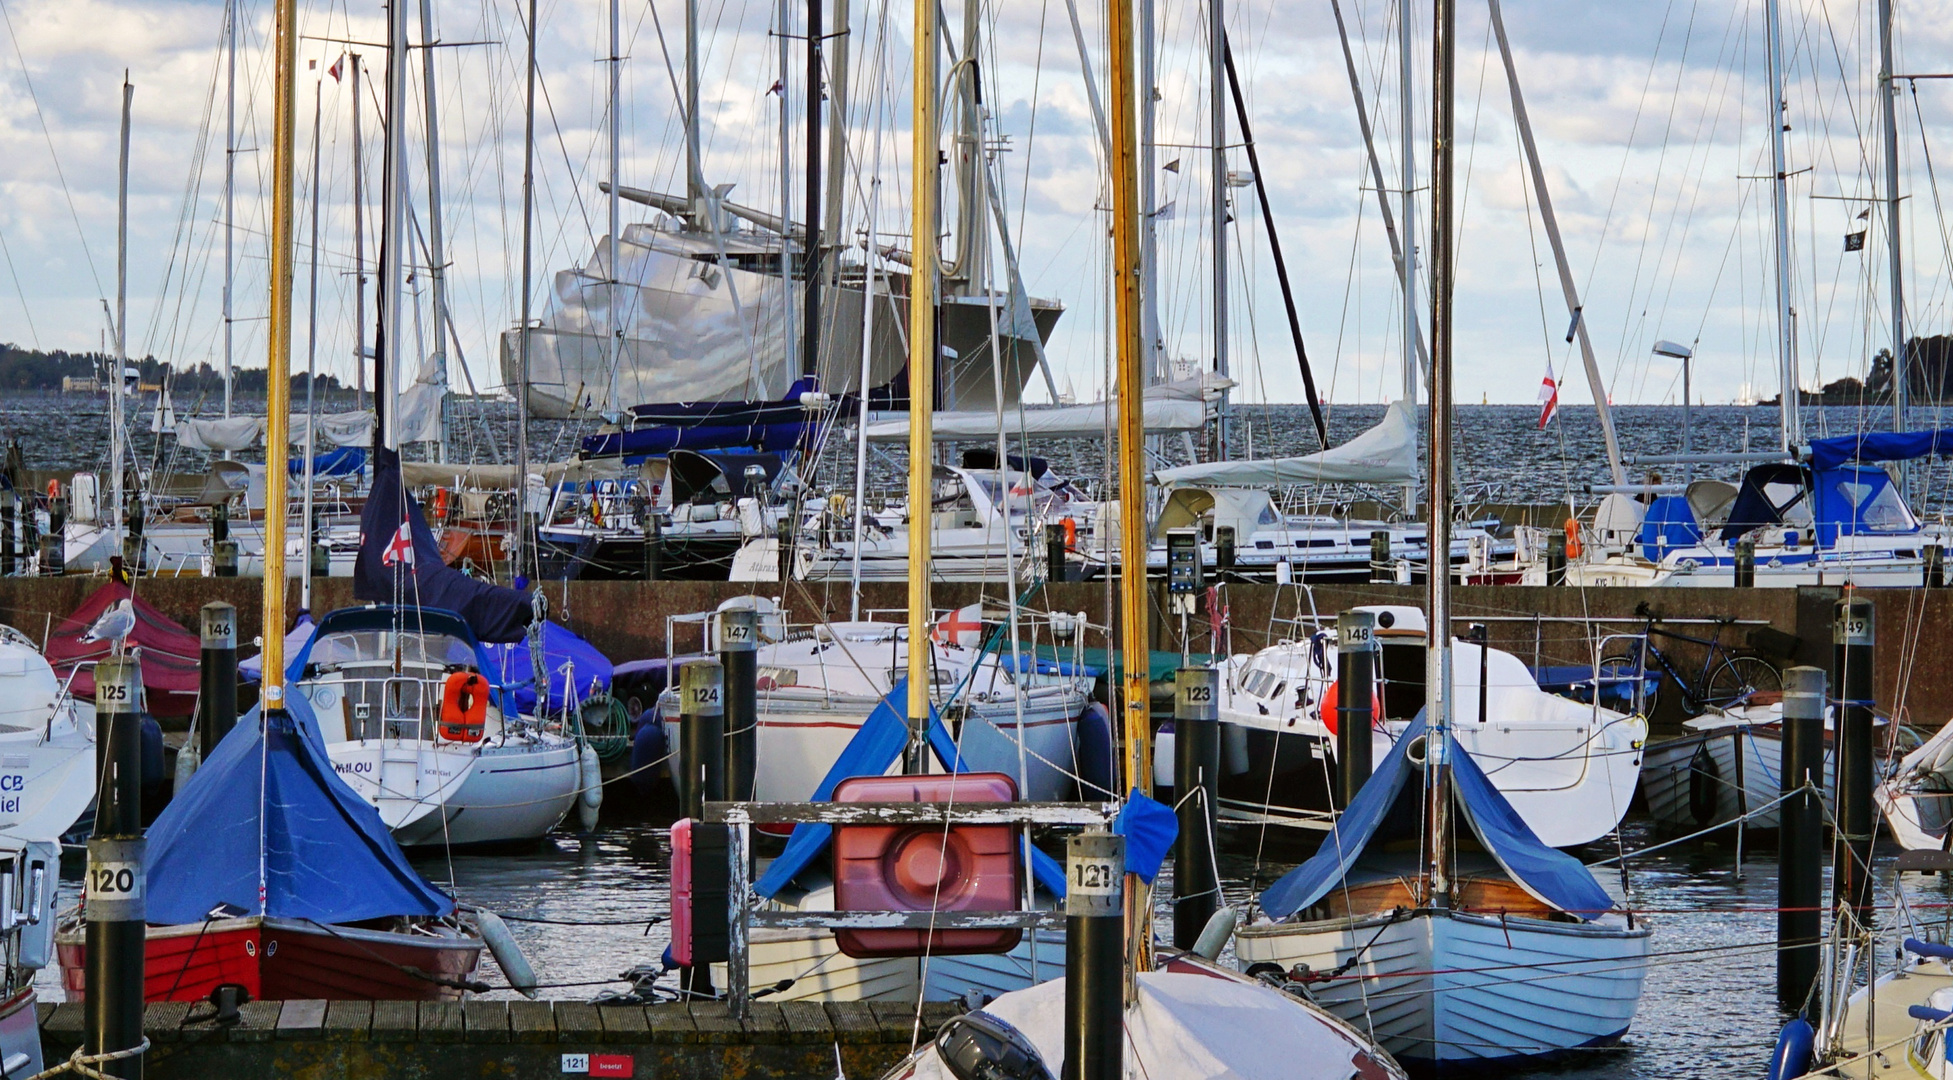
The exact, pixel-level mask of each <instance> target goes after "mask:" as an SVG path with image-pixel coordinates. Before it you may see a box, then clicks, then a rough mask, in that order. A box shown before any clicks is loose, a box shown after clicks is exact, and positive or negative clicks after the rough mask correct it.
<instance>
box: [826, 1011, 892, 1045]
mask: <svg viewBox="0 0 1953 1080" xmlns="http://www.w3.org/2000/svg"><path fill="white" fill-rule="evenodd" d="M826 1004H827V1018H828V1020H829V1021H830V1022H832V1023H833V1025H834V1041H835V1042H838V1043H878V1042H881V1041H882V1026H881V1022H880V1021H878V1020H876V1019H875V1011H874V1010H873V1009H871V1008H869V1006H868V1003H867V1002H865V1001H830V1002H827V1003H826Z"/></svg>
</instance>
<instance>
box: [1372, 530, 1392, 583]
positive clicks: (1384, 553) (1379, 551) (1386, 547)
mask: <svg viewBox="0 0 1953 1080" xmlns="http://www.w3.org/2000/svg"><path fill="white" fill-rule="evenodd" d="M1395 580H1397V573H1396V569H1395V568H1394V567H1392V566H1391V565H1390V530H1389V529H1373V530H1371V531H1370V584H1372V585H1387V584H1389V583H1390V582H1393V581H1395Z"/></svg>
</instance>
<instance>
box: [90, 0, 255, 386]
mask: <svg viewBox="0 0 1953 1080" xmlns="http://www.w3.org/2000/svg"><path fill="white" fill-rule="evenodd" d="M224 56H225V65H226V69H227V70H226V74H225V77H224V416H225V417H226V418H228V417H229V416H230V415H231V287H232V285H233V284H234V281H233V276H234V273H235V267H234V265H233V263H234V260H233V259H232V256H231V247H232V238H231V234H232V232H233V231H234V227H235V225H236V221H237V0H226V3H225V4H224ZM120 378H121V376H120V375H119V374H118V375H117V379H118V380H120Z"/></svg>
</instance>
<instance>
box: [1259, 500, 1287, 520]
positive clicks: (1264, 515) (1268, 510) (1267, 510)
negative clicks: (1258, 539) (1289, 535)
mask: <svg viewBox="0 0 1953 1080" xmlns="http://www.w3.org/2000/svg"><path fill="white" fill-rule="evenodd" d="M1281 523H1282V516H1281V515H1280V514H1277V513H1276V512H1275V505H1274V504H1273V503H1262V504H1261V516H1260V517H1257V518H1255V524H1257V525H1280V524H1281Z"/></svg>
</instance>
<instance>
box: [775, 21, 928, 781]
mask: <svg viewBox="0 0 1953 1080" xmlns="http://www.w3.org/2000/svg"><path fill="white" fill-rule="evenodd" d="M936 4H937V0H915V90H914V98H915V111H914V114H913V119H912V120H911V124H910V128H911V137H912V140H913V142H912V145H911V148H910V156H911V158H912V161H911V165H910V168H911V170H912V174H911V184H912V187H913V190H912V191H911V193H910V196H909V202H910V205H911V207H912V216H911V223H910V230H909V235H910V236H911V238H912V239H911V240H910V248H911V254H910V274H909V703H908V704H909V708H908V718H909V749H908V753H907V754H906V755H905V756H904V761H903V766H904V768H905V769H906V770H907V771H908V772H912V773H914V772H920V771H921V768H922V748H923V745H924V742H925V741H926V740H925V738H924V735H925V733H926V732H927V731H928V726H929V654H930V649H929V541H930V535H929V531H930V529H931V528H932V527H933V526H934V524H935V520H934V519H935V515H934V513H933V512H932V506H931V504H932V502H933V499H932V494H933V492H932V485H931V483H930V480H931V478H932V473H933V471H934V470H933V468H932V463H933V462H934V461H935V454H934V446H933V445H932V442H933V432H932V430H931V428H932V421H933V419H934V417H932V416H931V415H930V411H931V410H932V409H933V408H934V405H935V397H936V351H937V350H936V274H937V270H938V268H937V265H936V264H937V261H938V257H939V253H938V252H937V249H936V194H937V192H936V188H937V183H936V177H937V172H938V170H939V167H940V166H939V162H938V156H937V138H936V52H937V42H936ZM815 92H817V91H809V94H812V93H815ZM809 111H810V112H811V111H812V108H811V107H810V109H809ZM808 235H809V236H810V237H811V236H812V235H813V233H812V230H811V223H810V226H809V232H808ZM782 242H783V243H784V241H782ZM872 254H873V253H872V252H871V253H870V255H871V256H872ZM861 395H862V410H863V413H864V415H865V413H866V410H867V407H868V388H867V387H866V386H864V387H862V388H861ZM783 542H784V541H783Z"/></svg>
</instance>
